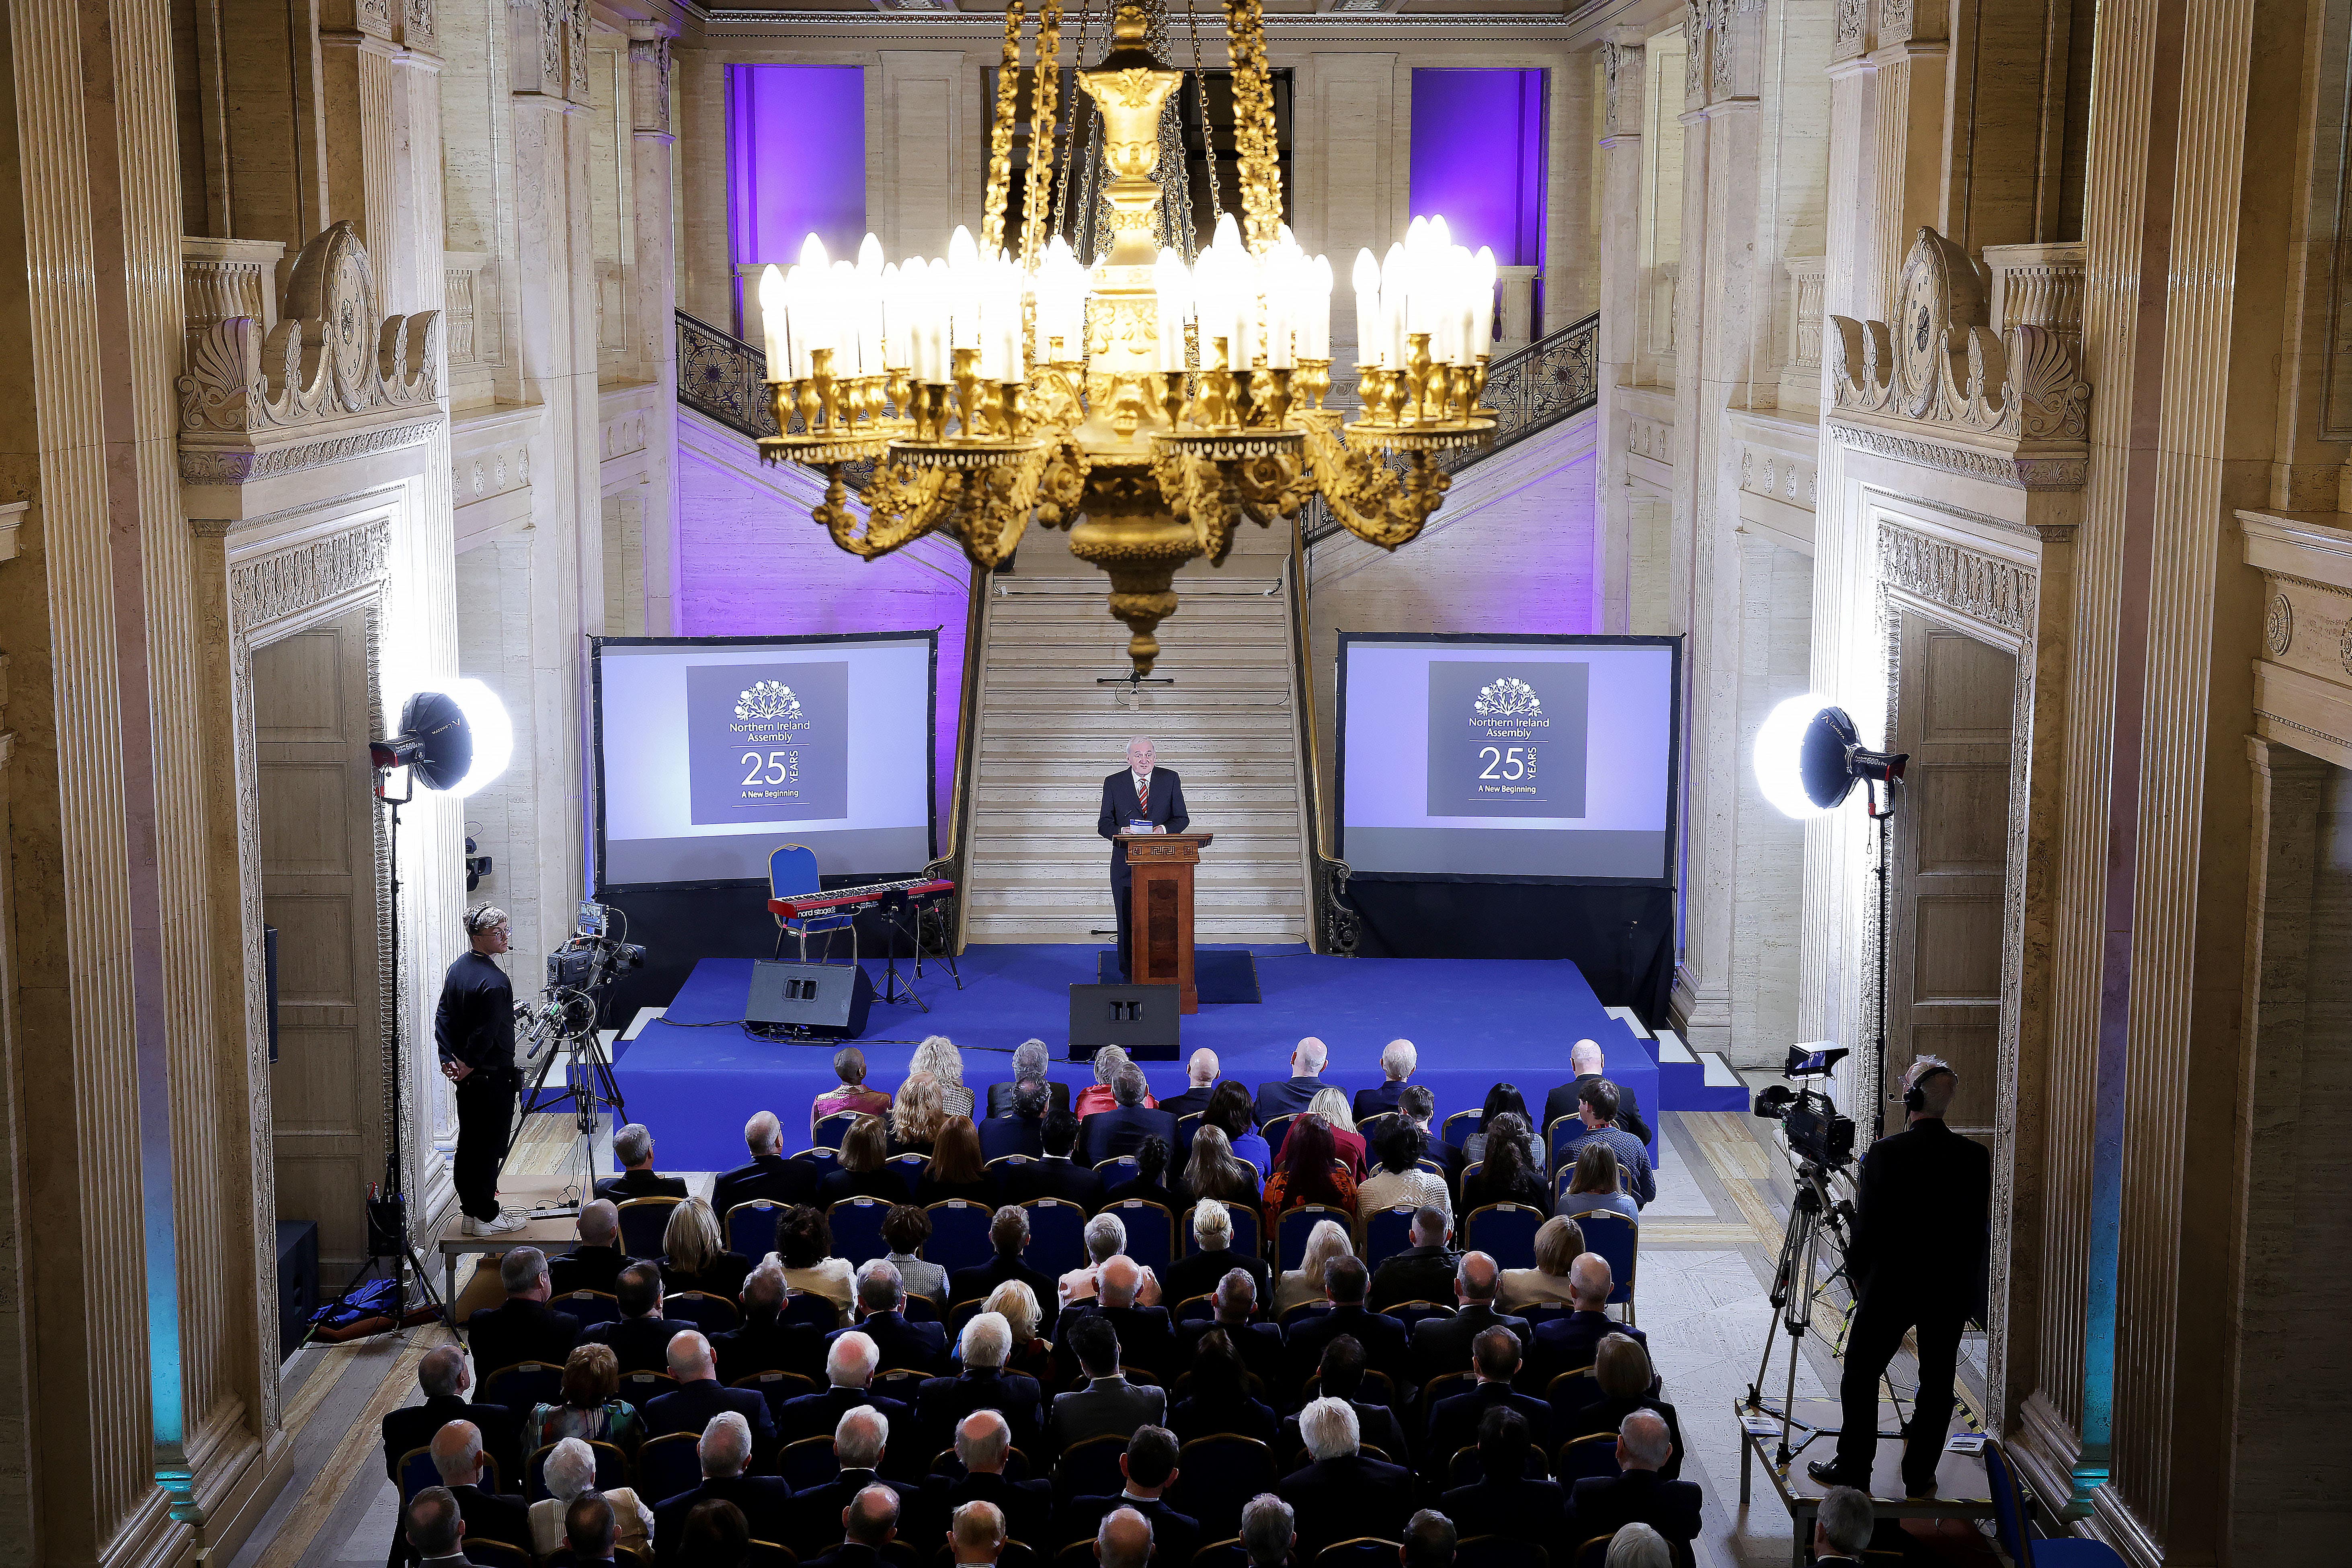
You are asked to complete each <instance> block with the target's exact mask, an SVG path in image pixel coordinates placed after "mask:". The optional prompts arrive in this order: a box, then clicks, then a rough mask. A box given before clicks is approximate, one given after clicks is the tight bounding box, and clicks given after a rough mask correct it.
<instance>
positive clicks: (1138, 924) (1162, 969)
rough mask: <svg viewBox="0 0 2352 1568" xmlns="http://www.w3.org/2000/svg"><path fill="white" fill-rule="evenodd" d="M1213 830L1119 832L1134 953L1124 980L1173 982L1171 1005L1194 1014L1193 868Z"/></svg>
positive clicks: (1198, 998) (1198, 1000) (1196, 1003)
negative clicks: (1123, 849) (1129, 880)
mask: <svg viewBox="0 0 2352 1568" xmlns="http://www.w3.org/2000/svg"><path fill="white" fill-rule="evenodd" d="M1214 837H1216V835H1215V834H1213V833H1122V834H1120V835H1119V836H1118V840H1117V841H1118V843H1121V844H1124V845H1126V846H1127V868H1128V873H1129V876H1130V877H1132V878H1133V879H1134V880H1133V882H1132V883H1131V884H1130V886H1129V889H1128V898H1129V900H1130V901H1129V905H1128V920H1129V930H1131V931H1133V932H1134V941H1135V953H1134V957H1133V960H1132V966H1131V968H1130V970H1129V974H1128V979H1129V983H1130V984H1136V985H1173V986H1174V987H1176V1010H1177V1011H1178V1012H1180V1013H1197V1012H1199V1011H1200V1010H1201V994H1200V992H1199V991H1197V990H1196V989H1194V988H1193V984H1192V868H1193V867H1195V866H1197V865H1199V864H1200V863H1201V851H1202V850H1203V849H1205V848H1207V847H1209V843H1210V841H1211V840H1212V839H1213V838H1214Z"/></svg>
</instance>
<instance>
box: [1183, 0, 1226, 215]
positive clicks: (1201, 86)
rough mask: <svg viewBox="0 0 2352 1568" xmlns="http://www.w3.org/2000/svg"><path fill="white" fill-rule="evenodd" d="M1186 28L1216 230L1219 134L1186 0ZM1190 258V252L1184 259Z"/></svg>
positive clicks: (1197, 23) (1194, 17)
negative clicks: (1214, 127) (1215, 128)
mask: <svg viewBox="0 0 2352 1568" xmlns="http://www.w3.org/2000/svg"><path fill="white" fill-rule="evenodd" d="M1184 30H1185V31H1186V32H1188V33H1190V34H1192V90H1193V92H1194V93H1195V94H1196V95H1198V97H1199V98H1200V100H1201V156H1202V163H1206V164H1207V165H1208V169H1209V226H1210V228H1211V229H1214V228H1215V227H1216V226H1217V215H1218V214H1220V213H1222V212H1223V211H1224V210H1225V201H1224V196H1223V194H1222V193H1221V192H1219V191H1218V189H1217V133H1216V132H1215V131H1214V130H1213V129H1212V128H1211V124H1210V121H1209V79H1208V77H1207V75H1206V74H1205V73H1203V72H1202V69H1201V18H1200V16H1199V14H1198V13H1196V12H1195V11H1194V10H1193V9H1192V0H1184ZM1191 258H1192V257H1191V253H1190V252H1189V251H1188V252H1187V253H1186V256H1185V259H1187V260H1190V259H1191Z"/></svg>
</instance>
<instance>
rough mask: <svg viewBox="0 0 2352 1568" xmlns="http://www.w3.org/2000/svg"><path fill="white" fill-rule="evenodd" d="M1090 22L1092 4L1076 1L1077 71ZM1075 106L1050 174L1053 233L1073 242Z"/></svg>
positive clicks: (1084, 61)
mask: <svg viewBox="0 0 2352 1568" xmlns="http://www.w3.org/2000/svg"><path fill="white" fill-rule="evenodd" d="M1093 20H1094V4H1093V0H1078V47H1077V49H1076V52H1075V53H1073V54H1072V55H1071V57H1070V58H1071V59H1072V61H1073V62H1075V63H1076V66H1077V68H1079V69H1080V70H1084V69H1086V67H1087V24H1088V23H1090V22H1091V21H1093ZM1078 103H1079V100H1077V99H1076V98H1073V99H1072V100H1070V128H1069V131H1068V132H1067V133H1066V135H1065V136H1064V138H1063V140H1064V142H1065V145H1064V147H1063V149H1062V154H1061V156H1060V157H1059V158H1057V159H1055V171H1054V174H1055V179H1054V232H1055V233H1056V234H1058V235H1061V236H1062V237H1065V238H1066V239H1071V240H1073V241H1075V239H1076V236H1075V235H1073V234H1071V232H1070V184H1071V182H1072V181H1074V180H1075V179H1076V177H1077V173H1078V165H1077V156H1078ZM1080 255H1081V256H1083V255H1084V252H1081V253H1080Z"/></svg>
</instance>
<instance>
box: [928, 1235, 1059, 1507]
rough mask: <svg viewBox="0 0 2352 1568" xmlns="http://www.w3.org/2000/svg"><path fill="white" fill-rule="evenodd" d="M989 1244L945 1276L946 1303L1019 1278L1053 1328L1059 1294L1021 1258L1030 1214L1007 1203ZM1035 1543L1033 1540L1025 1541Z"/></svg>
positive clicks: (981, 1295) (982, 1294)
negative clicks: (983, 1255) (985, 1255)
mask: <svg viewBox="0 0 2352 1568" xmlns="http://www.w3.org/2000/svg"><path fill="white" fill-rule="evenodd" d="M988 1240H989V1245H990V1246H992V1247H994V1248H995V1249H996V1256H995V1258H992V1260H990V1261H989V1262H987V1263H983V1264H982V1265H981V1266H980V1267H979V1268H959V1269H957V1270H956V1271H955V1272H954V1273H953V1274H950V1275H949V1276H948V1304H949V1305H950V1307H955V1306H961V1304H962V1303H964V1302H966V1301H977V1300H982V1299H984V1298H985V1297H987V1296H988V1295H989V1293H990V1292H992V1291H993V1290H994V1289H996V1288H997V1287H998V1286H999V1285H1002V1284H1003V1283H1004V1282H1005V1281H1006V1280H1008V1279H1018V1280H1019V1281H1021V1283H1023V1284H1024V1285H1026V1286H1028V1287H1029V1289H1030V1290H1031V1291H1033V1292H1034V1294H1035V1295H1036V1297H1037V1299H1038V1300H1039V1301H1041V1302H1045V1303H1047V1305H1046V1307H1045V1310H1046V1312H1047V1314H1048V1315H1047V1318H1046V1321H1045V1323H1044V1324H1043V1325H1041V1326H1042V1327H1043V1328H1045V1330H1046V1331H1051V1330H1052V1328H1053V1326H1054V1325H1053V1315H1054V1314H1055V1313H1057V1312H1058V1311H1059V1300H1060V1299H1059V1296H1058V1294H1057V1293H1056V1292H1055V1289H1054V1281H1053V1280H1051V1279H1047V1278H1046V1277H1045V1275H1044V1274H1042V1273H1040V1272H1038V1271H1037V1270H1036V1269H1034V1268H1030V1267H1029V1265H1028V1264H1027V1263H1025V1262H1024V1261H1023V1260H1022V1254H1023V1253H1024V1252H1025V1251H1027V1250H1028V1247H1029V1214H1028V1211H1027V1210H1025V1209H1022V1208H1018V1207H1015V1206H1014V1205H1010V1204H1007V1205H1005V1206H1004V1207H1003V1208H1000V1209H998V1210H997V1211H996V1214H995V1215H994V1216H993V1217H992V1219H990V1221H989V1223H988ZM1022 1544H1024V1546H1034V1545H1035V1544H1037V1543H1036V1542H1022Z"/></svg>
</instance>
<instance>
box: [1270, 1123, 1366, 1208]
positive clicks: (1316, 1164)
mask: <svg viewBox="0 0 2352 1568" xmlns="http://www.w3.org/2000/svg"><path fill="white" fill-rule="evenodd" d="M1282 1153H1283V1158H1282V1160H1281V1161H1280V1163H1277V1164H1276V1167H1275V1172H1274V1174H1273V1175H1272V1176H1270V1177H1268V1178H1267V1179H1266V1184H1265V1223H1266V1224H1267V1225H1268V1226H1274V1225H1276V1224H1277V1223H1278V1222H1279V1221H1280V1220H1281V1218H1282V1216H1283V1215H1285V1214H1287V1213H1288V1212H1289V1211H1290V1210H1292V1209H1295V1208H1297V1207H1298V1206H1300V1205H1303V1204H1323V1205H1328V1206H1329V1207H1331V1208H1336V1209H1339V1210H1341V1211H1343V1212H1344V1213H1345V1214H1346V1215H1348V1217H1349V1221H1350V1222H1352V1221H1353V1220H1354V1218H1355V1215H1356V1178H1355V1177H1353V1176H1351V1175H1349V1173H1348V1168H1347V1167H1346V1166H1345V1165H1343V1164H1341V1163H1339V1156H1338V1154H1337V1153H1336V1152H1335V1147H1334V1145H1333V1143H1332V1142H1331V1129H1330V1127H1329V1125H1328V1123H1326V1122H1325V1121H1324V1120H1323V1118H1322V1117H1320V1116H1318V1115H1316V1114H1314V1113H1313V1112H1311V1111H1310V1112H1308V1113H1307V1115H1304V1116H1301V1117H1300V1118H1299V1119H1298V1120H1297V1121H1295V1122H1293V1123H1291V1127H1290V1136H1289V1137H1287V1138H1286V1139H1285V1140H1283V1145H1282Z"/></svg>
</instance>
